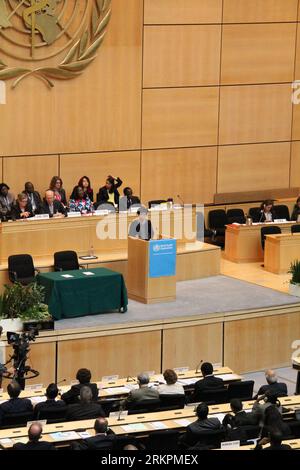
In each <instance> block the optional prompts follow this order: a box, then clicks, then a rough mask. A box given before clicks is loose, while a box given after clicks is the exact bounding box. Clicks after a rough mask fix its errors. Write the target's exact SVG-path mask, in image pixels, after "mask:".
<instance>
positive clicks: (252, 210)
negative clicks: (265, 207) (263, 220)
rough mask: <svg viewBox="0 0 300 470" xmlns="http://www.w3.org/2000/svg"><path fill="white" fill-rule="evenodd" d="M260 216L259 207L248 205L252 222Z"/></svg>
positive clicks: (256, 220)
mask: <svg viewBox="0 0 300 470" xmlns="http://www.w3.org/2000/svg"><path fill="white" fill-rule="evenodd" d="M260 216H261V209H260V207H250V209H249V217H251V219H252V220H253V222H258V221H259V219H260Z"/></svg>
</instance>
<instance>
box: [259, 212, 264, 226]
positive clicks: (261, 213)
mask: <svg viewBox="0 0 300 470" xmlns="http://www.w3.org/2000/svg"><path fill="white" fill-rule="evenodd" d="M263 214H264V211H263V210H261V211H260V219H259V223H260V222H261V219H262V216H263Z"/></svg>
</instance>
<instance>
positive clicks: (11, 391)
mask: <svg viewBox="0 0 300 470" xmlns="http://www.w3.org/2000/svg"><path fill="white" fill-rule="evenodd" d="M7 393H8V395H9V396H10V398H18V396H19V395H20V393H21V387H20V385H19V384H18V382H16V381H15V380H13V381H12V382H11V383H10V384H8V386H7Z"/></svg>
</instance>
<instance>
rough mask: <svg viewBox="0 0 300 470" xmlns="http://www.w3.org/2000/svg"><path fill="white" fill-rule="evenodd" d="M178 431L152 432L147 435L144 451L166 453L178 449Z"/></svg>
mask: <svg viewBox="0 0 300 470" xmlns="http://www.w3.org/2000/svg"><path fill="white" fill-rule="evenodd" d="M178 438H179V431H176V430H175V429H166V430H164V431H154V432H151V433H150V434H149V437H148V439H147V441H146V443H145V444H146V449H147V450H150V451H166V449H168V451H169V450H173V451H174V450H177V449H178Z"/></svg>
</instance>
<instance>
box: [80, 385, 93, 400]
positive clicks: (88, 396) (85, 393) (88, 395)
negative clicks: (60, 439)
mask: <svg viewBox="0 0 300 470" xmlns="http://www.w3.org/2000/svg"><path fill="white" fill-rule="evenodd" d="M92 399H93V393H92V390H91V389H90V387H85V386H84V387H82V388H81V389H80V402H81V403H91V401H92Z"/></svg>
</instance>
